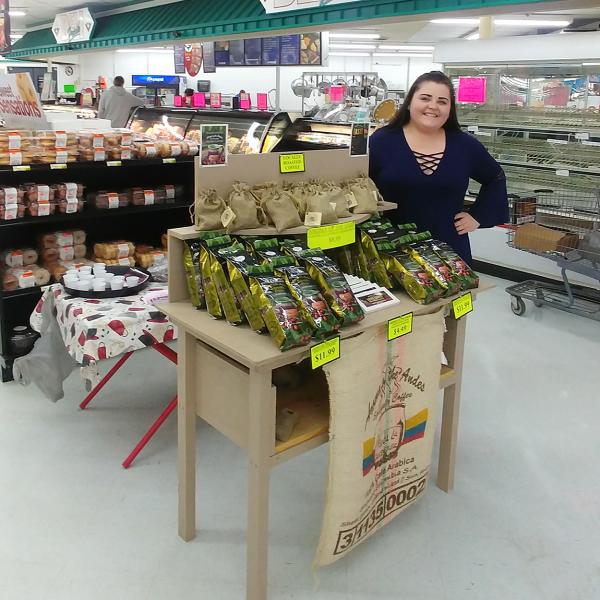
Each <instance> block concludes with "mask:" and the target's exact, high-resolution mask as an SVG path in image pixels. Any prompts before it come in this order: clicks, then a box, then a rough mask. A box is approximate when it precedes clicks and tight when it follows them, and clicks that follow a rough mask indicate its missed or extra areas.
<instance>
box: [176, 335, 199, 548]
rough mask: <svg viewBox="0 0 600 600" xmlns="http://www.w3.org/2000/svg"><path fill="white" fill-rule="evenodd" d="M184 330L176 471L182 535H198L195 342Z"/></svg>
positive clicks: (186, 537) (190, 536)
mask: <svg viewBox="0 0 600 600" xmlns="http://www.w3.org/2000/svg"><path fill="white" fill-rule="evenodd" d="M182 331H183V336H182V337H180V338H179V343H178V365H177V370H178V373H177V375H178V377H177V381H178V387H177V395H178V405H177V466H178V467H177V468H178V477H179V535H180V537H182V538H183V539H184V540H185V541H186V542H188V541H189V540H191V539H193V538H194V537H195V536H196V401H197V398H196V393H197V391H196V379H195V374H196V339H195V338H194V336H193V335H191V334H189V333H187V332H185V331H184V330H182Z"/></svg>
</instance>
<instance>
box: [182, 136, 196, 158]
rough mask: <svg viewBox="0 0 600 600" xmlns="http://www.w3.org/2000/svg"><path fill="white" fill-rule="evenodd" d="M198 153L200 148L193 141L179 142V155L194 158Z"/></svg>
mask: <svg viewBox="0 0 600 600" xmlns="http://www.w3.org/2000/svg"><path fill="white" fill-rule="evenodd" d="M199 151H200V146H198V144H197V143H196V142H194V141H193V140H182V141H181V154H182V156H196V154H198V152H199Z"/></svg>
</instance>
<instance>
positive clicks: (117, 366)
mask: <svg viewBox="0 0 600 600" xmlns="http://www.w3.org/2000/svg"><path fill="white" fill-rule="evenodd" d="M132 354H133V352H126V353H125V354H123V356H121V358H120V359H119V360H118V361H117V363H116V364H115V366H114V367H113V368H112V369H111V370H110V371H109V372H108V373H107V374H106V375H105V376H104V377H103V378H102V381H100V383H99V384H98V385H97V386H96V387H95V388H94V389H93V390H92V391H91V392H90V393H89V394H88V395H87V396H86V397H85V399H84V400H83V402H82V403H81V404H80V405H79V408H81V409H84V408H86V406H87V405H88V404H89V403H90V402H91V401H92V400H93V399H94V398H95V397H96V394H98V392H99V391H100V390H101V389H102V388H103V387H104V386H105V385H106V384H107V383H108V382H109V381H110V379H111V378H112V376H113V375H114V374H115V373H116V372H117V371H118V370H119V369H120V368H121V367H122V366H123V363H124V362H125V361H126V360H127V359H128V358H129V357H130V356H131V355H132Z"/></svg>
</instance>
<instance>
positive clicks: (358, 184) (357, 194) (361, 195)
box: [346, 178, 377, 215]
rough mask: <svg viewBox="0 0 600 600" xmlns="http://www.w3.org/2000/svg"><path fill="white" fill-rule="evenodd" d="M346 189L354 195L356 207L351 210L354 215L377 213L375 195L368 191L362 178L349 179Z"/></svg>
mask: <svg viewBox="0 0 600 600" xmlns="http://www.w3.org/2000/svg"><path fill="white" fill-rule="evenodd" d="M346 187H347V189H348V190H349V191H350V192H351V193H352V194H354V198H355V199H356V202H357V204H356V206H355V207H354V208H353V209H352V212H353V213H354V214H370V215H374V214H376V213H377V194H376V193H374V192H373V190H370V189H369V188H368V186H367V184H366V182H365V181H364V178H357V179H351V180H349V181H347V182H346Z"/></svg>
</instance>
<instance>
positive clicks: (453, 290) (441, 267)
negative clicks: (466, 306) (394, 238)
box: [407, 231, 460, 296]
mask: <svg viewBox="0 0 600 600" xmlns="http://www.w3.org/2000/svg"><path fill="white" fill-rule="evenodd" d="M413 238H414V240H415V241H414V242H412V243H410V244H409V245H408V246H407V248H408V251H409V252H410V254H411V256H412V257H413V258H414V259H415V260H416V261H417V262H418V263H420V264H421V265H422V266H423V267H425V269H427V271H429V273H430V274H431V275H432V277H433V278H434V279H435V280H436V281H437V283H439V284H440V286H441V287H443V288H444V289H445V290H446V292H445V294H444V295H445V296H453V295H454V294H458V292H459V291H460V281H459V279H458V277H456V276H455V275H454V273H453V272H452V269H451V268H450V267H449V266H448V265H447V264H446V262H444V260H443V259H442V258H440V257H439V255H438V254H436V252H435V250H434V249H433V248H432V247H431V246H430V245H429V244H428V243H427V242H426V240H430V239H431V234H430V233H429V232H428V231H427V232H423V233H419V234H417V235H415V236H413Z"/></svg>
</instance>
